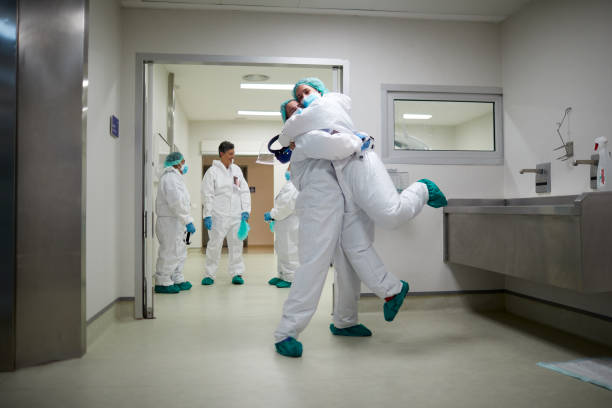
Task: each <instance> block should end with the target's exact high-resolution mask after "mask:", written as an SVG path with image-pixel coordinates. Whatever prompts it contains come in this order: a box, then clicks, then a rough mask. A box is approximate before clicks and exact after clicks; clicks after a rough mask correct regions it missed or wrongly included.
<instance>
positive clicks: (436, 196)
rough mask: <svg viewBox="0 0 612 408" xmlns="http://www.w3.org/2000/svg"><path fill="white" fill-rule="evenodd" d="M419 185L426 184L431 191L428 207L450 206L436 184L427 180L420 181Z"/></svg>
mask: <svg viewBox="0 0 612 408" xmlns="http://www.w3.org/2000/svg"><path fill="white" fill-rule="evenodd" d="M419 183H423V184H425V185H426V186H427V190H428V191H429V201H427V205H429V206H430V207H433V208H440V207H446V206H447V205H448V201H446V197H445V196H444V193H442V191H441V190H440V189H439V188H438V186H437V185H436V183H434V182H433V181H431V180H427V179H420V180H419Z"/></svg>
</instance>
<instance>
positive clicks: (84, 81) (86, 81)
mask: <svg viewBox="0 0 612 408" xmlns="http://www.w3.org/2000/svg"><path fill="white" fill-rule="evenodd" d="M88 85H89V80H88V79H84V80H83V88H85V87H86V86H88Z"/></svg>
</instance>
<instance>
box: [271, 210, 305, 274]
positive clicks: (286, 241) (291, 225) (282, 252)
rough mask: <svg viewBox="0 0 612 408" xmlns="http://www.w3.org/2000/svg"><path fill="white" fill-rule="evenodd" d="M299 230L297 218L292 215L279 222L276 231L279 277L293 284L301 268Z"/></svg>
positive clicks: (275, 245)
mask: <svg viewBox="0 0 612 408" xmlns="http://www.w3.org/2000/svg"><path fill="white" fill-rule="evenodd" d="M298 228H299V223H298V219H297V216H296V215H291V216H290V217H288V218H285V219H284V220H280V221H277V223H276V226H275V229H274V231H275V239H274V248H275V249H276V261H277V269H278V277H279V278H281V279H283V280H284V281H287V282H293V277H294V275H295V271H297V269H298V268H299V266H300V260H299V256H298Z"/></svg>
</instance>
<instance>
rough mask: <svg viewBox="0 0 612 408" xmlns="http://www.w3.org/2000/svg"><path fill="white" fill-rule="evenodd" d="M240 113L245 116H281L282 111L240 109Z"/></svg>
mask: <svg viewBox="0 0 612 408" xmlns="http://www.w3.org/2000/svg"><path fill="white" fill-rule="evenodd" d="M238 115H243V116H280V112H269V111H268V112H267V111H248V110H239V111H238Z"/></svg>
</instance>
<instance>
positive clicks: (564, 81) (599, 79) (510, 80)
mask: <svg viewBox="0 0 612 408" xmlns="http://www.w3.org/2000/svg"><path fill="white" fill-rule="evenodd" d="M611 22H612V2H610V1H605V0H599V1H598V0H588V1H582V2H575V1H569V0H559V1H551V0H546V1H535V2H532V3H530V4H529V5H527V6H526V7H525V8H524V9H522V10H521V12H520V13H518V14H517V15H515V16H513V17H511V18H510V19H508V20H507V21H506V22H504V23H503V25H502V42H501V44H502V50H503V65H502V68H503V88H504V133H505V135H504V137H505V154H506V165H505V172H504V195H505V196H506V197H520V196H534V195H535V192H534V185H533V175H519V170H520V169H521V168H527V167H529V168H532V167H533V166H534V165H535V164H536V163H540V162H548V161H550V162H552V169H551V174H552V195H564V194H579V193H581V192H585V191H590V189H589V168H588V166H579V167H572V166H571V165H570V164H569V162H565V163H563V162H560V161H558V160H554V158H555V157H557V156H560V155H561V154H560V153H558V152H553V151H552V150H553V148H555V147H557V146H559V145H560V141H559V138H558V136H557V135H556V133H555V129H556V125H555V123H556V122H558V121H560V120H561V117H562V115H563V111H564V109H565V108H566V107H567V106H571V107H572V108H573V111H572V113H571V118H570V119H571V120H570V129H571V135H572V137H571V138H572V140H573V141H574V149H575V154H576V157H575V158H574V159H587V158H589V156H590V153H591V151H592V149H593V139H595V138H596V137H598V136H607V137H608V138H610V136H611V135H610V129H612V116H611V115H610V106H611V105H612V51H611V50H612V48H611V45H610V39H612V23H611ZM564 135H565V132H564ZM506 287H507V288H508V289H510V290H515V291H517V292H521V293H526V294H529V295H531V296H536V297H539V298H544V299H548V300H551V301H554V302H559V303H563V304H567V305H570V306H574V307H579V308H584V309H587V310H590V311H593V312H596V313H602V314H606V315H608V316H612V297H610V294H609V293H608V294H601V295H593V294H590V295H581V294H578V293H575V292H571V291H566V290H561V289H557V288H552V287H544V286H539V285H534V284H532V283H529V282H525V281H520V280H517V279H511V278H508V279H507V280H506Z"/></svg>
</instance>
